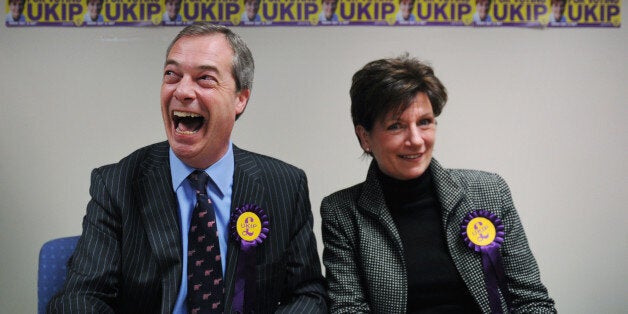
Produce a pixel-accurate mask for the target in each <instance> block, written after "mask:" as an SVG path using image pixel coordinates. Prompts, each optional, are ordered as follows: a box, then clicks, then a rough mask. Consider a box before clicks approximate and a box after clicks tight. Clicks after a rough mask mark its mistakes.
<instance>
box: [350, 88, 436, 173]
mask: <svg viewBox="0 0 628 314" xmlns="http://www.w3.org/2000/svg"><path fill="white" fill-rule="evenodd" d="M356 133H357V134H358V137H359V138H360V144H361V145H362V149H364V150H365V151H367V152H368V151H370V152H371V153H372V154H373V157H374V158H375V160H376V161H377V165H378V166H379V169H380V170H381V171H382V172H383V173H385V174H386V175H388V176H390V177H393V178H395V179H398V180H410V179H414V178H417V177H419V176H421V175H422V174H423V173H424V172H425V170H426V169H427V167H428V166H429V165H430V162H431V161H432V150H433V148H434V140H435V138H436V120H435V117H434V112H433V111H432V104H431V103H430V100H429V98H428V97H427V95H426V94H425V93H418V94H417V95H416V96H415V97H414V99H413V100H412V102H411V104H410V106H409V107H408V108H407V109H406V110H404V111H403V112H402V113H401V114H400V115H394V114H393V113H388V114H387V115H386V116H385V117H384V119H382V120H380V121H376V122H375V124H374V125H373V129H372V130H371V131H370V132H369V131H366V129H364V127H362V126H360V125H359V126H357V127H356Z"/></svg>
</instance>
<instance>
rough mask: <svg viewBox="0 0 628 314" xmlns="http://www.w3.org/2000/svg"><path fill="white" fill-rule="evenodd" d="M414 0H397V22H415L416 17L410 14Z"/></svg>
mask: <svg viewBox="0 0 628 314" xmlns="http://www.w3.org/2000/svg"><path fill="white" fill-rule="evenodd" d="M412 9H414V0H399V11H397V22H400V23H407V22H416V17H415V16H414V14H412Z"/></svg>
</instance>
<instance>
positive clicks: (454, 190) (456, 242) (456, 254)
mask: <svg viewBox="0 0 628 314" xmlns="http://www.w3.org/2000/svg"><path fill="white" fill-rule="evenodd" d="M430 171H431V173H432V177H433V179H434V185H435V188H436V193H437V194H438V198H439V201H440V204H441V207H442V210H443V213H442V223H443V229H444V231H445V237H446V241H447V246H448V248H449V251H450V254H451V258H452V260H453V262H454V265H455V266H456V268H457V269H458V272H459V273H460V276H461V277H462V280H463V281H464V283H465V285H466V286H467V288H468V290H469V292H470V293H471V295H472V296H473V297H474V298H475V299H476V301H477V302H478V304H488V298H487V295H486V293H483V291H486V285H485V284H484V273H483V272H482V260H481V256H480V255H479V254H476V253H475V252H473V251H472V250H471V249H470V248H468V247H466V246H465V245H464V242H463V240H462V236H461V235H460V224H461V223H462V221H463V219H464V217H466V215H467V214H468V213H470V212H472V211H473V210H477V209H478V208H474V205H473V203H472V201H471V200H469V198H468V197H467V196H466V195H465V192H464V190H463V189H462V188H461V187H460V185H459V183H458V182H457V181H456V180H455V179H454V178H453V177H452V176H451V175H450V174H449V172H448V171H447V170H445V169H444V168H442V167H441V165H440V164H439V163H438V162H437V161H436V160H435V159H432V162H431V164H430ZM484 310H487V309H484Z"/></svg>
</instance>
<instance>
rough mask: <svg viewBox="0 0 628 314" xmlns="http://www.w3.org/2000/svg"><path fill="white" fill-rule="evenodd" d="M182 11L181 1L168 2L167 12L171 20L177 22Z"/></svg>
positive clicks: (171, 0) (169, 0) (170, 0)
mask: <svg viewBox="0 0 628 314" xmlns="http://www.w3.org/2000/svg"><path fill="white" fill-rule="evenodd" d="M180 9H181V0H168V1H166V12H168V16H169V17H170V19H171V20H175V19H176V17H177V14H179V10H180Z"/></svg>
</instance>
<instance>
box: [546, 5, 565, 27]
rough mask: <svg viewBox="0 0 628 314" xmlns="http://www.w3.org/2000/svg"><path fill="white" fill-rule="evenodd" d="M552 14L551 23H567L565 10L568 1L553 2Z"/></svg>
mask: <svg viewBox="0 0 628 314" xmlns="http://www.w3.org/2000/svg"><path fill="white" fill-rule="evenodd" d="M551 6H552V14H550V22H551V23H565V22H567V19H566V18H565V8H566V7H567V0H552V1H551Z"/></svg>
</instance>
